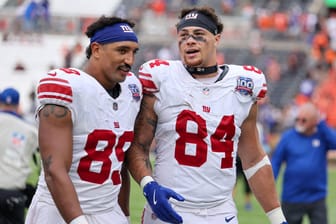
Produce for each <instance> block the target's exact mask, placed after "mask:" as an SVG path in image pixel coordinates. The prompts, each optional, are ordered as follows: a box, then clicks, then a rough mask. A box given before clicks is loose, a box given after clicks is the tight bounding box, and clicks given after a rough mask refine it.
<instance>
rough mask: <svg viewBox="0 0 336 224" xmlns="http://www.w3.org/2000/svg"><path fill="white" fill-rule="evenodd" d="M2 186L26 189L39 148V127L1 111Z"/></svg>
mask: <svg viewBox="0 0 336 224" xmlns="http://www.w3.org/2000/svg"><path fill="white" fill-rule="evenodd" d="M0 142H1V144H0V177H1V178H0V188H1V189H10V190H14V189H24V188H25V187H26V181H27V178H28V176H29V174H30V172H31V167H30V161H31V159H32V158H33V157H32V156H33V153H34V152H35V151H36V149H37V145H38V144H37V129H36V127H35V126H33V125H31V124H29V123H28V122H26V121H24V120H23V119H22V118H20V117H18V116H17V115H15V114H13V113H9V112H3V111H0Z"/></svg>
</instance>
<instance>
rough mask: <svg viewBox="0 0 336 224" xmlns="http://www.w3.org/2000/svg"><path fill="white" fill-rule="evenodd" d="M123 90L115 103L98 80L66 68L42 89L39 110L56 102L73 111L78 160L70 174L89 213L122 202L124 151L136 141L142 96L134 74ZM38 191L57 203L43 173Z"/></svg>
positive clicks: (46, 80) (41, 85) (44, 82)
mask: <svg viewBox="0 0 336 224" xmlns="http://www.w3.org/2000/svg"><path fill="white" fill-rule="evenodd" d="M120 86H121V93H120V95H119V96H118V97H117V98H116V99H113V98H112V97H111V96H110V95H109V94H108V93H107V91H106V90H105V89H104V88H103V87H102V86H101V84H100V83H99V82H98V81H97V80H96V79H94V78H93V77H92V76H90V75H88V74H86V73H85V72H83V71H80V70H78V69H73V68H70V69H64V68H63V69H56V70H53V71H50V72H49V73H48V75H47V76H46V77H44V78H42V79H41V80H40V82H39V85H38V88H37V96H38V101H39V104H40V105H39V107H38V110H39V109H41V108H42V107H43V105H46V104H56V105H61V106H65V107H67V108H68V109H69V110H70V111H71V116H72V121H73V159H72V164H71V168H70V172H69V175H70V178H71V180H72V182H73V184H74V186H75V188H76V191H77V194H78V198H79V201H80V204H81V208H82V209H83V211H84V213H86V214H92V213H97V212H102V211H106V210H110V209H111V208H113V207H114V206H115V205H116V204H117V197H118V193H119V189H120V183H121V177H120V170H121V166H122V162H123V160H124V152H125V151H126V150H127V149H128V147H129V145H130V143H131V141H132V139H133V128H134V121H135V117H136V115H137V113H138V110H139V106H140V101H141V97H142V87H141V84H140V81H139V79H138V78H137V77H136V76H135V75H134V74H132V73H129V75H128V76H127V77H126V80H125V81H124V82H122V83H120ZM38 187H39V188H41V190H44V194H45V195H46V196H45V197H47V198H49V199H50V200H51V195H50V193H49V191H48V189H47V185H46V183H45V180H44V172H43V171H42V172H41V176H40V181H39V186H38ZM60 187H62V186H60Z"/></svg>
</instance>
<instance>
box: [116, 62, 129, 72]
mask: <svg viewBox="0 0 336 224" xmlns="http://www.w3.org/2000/svg"><path fill="white" fill-rule="evenodd" d="M131 68H132V67H131V66H130V65H129V64H127V63H125V64H123V65H121V66H119V69H121V70H123V71H130V70H131Z"/></svg>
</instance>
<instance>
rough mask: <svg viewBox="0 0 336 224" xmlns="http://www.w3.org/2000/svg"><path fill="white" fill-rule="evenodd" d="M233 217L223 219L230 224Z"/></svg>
mask: <svg viewBox="0 0 336 224" xmlns="http://www.w3.org/2000/svg"><path fill="white" fill-rule="evenodd" d="M234 217H235V216H232V217H229V218H227V217H225V222H230V221H231V220H232V219H234Z"/></svg>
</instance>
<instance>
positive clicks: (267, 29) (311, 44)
mask: <svg viewBox="0 0 336 224" xmlns="http://www.w3.org/2000/svg"><path fill="white" fill-rule="evenodd" d="M9 2H11V4H12V5H13V4H14V5H15V7H16V8H17V12H18V13H17V17H16V18H15V20H14V21H5V22H4V20H3V19H2V18H0V31H1V32H2V35H3V38H2V39H3V41H10V35H11V33H13V32H18V31H17V29H22V32H27V29H28V30H29V31H33V32H39V33H44V32H45V33H57V34H62V35H67V34H71V35H78V34H80V33H82V32H83V30H85V28H86V25H87V24H88V23H89V22H90V21H92V19H93V18H90V17H86V18H83V17H80V18H60V17H58V16H55V15H52V12H50V11H49V5H51V4H52V1H48V0H32V1H22V0H21V1H20V0H16V1H9ZM120 2H121V3H120V5H119V7H118V8H117V10H115V11H114V12H113V13H114V14H115V15H117V16H121V17H127V18H131V19H132V20H133V21H135V22H136V24H137V25H136V31H137V32H138V33H139V36H140V37H143V38H142V40H144V41H143V43H142V46H141V49H140V52H139V54H138V55H137V58H136V60H137V61H136V63H135V66H134V69H136V68H137V66H139V65H140V64H142V63H143V62H144V61H146V60H148V59H151V58H162V59H175V58H178V55H177V54H178V53H177V52H178V51H177V44H176V43H175V42H173V39H174V38H169V37H172V36H171V35H175V33H174V32H173V31H174V29H173V28H174V27H173V25H174V23H173V22H174V21H173V22H171V21H172V18H176V13H177V11H178V10H179V9H181V7H184V6H192V5H202V4H208V5H211V6H213V7H214V8H216V10H218V12H220V14H221V15H222V16H223V18H224V19H225V20H224V21H223V22H224V24H225V27H224V33H223V40H222V42H224V44H223V47H222V48H221V51H220V52H219V54H218V55H219V56H218V63H219V64H222V63H234V64H251V65H255V66H257V67H258V68H260V69H262V70H263V71H264V73H265V74H266V76H267V79H268V98H266V99H265V101H264V102H261V103H260V104H261V105H260V113H259V116H260V119H259V120H260V123H261V124H262V125H263V128H264V133H265V134H264V135H265V139H266V140H265V141H268V142H269V144H270V145H271V147H272V145H274V143H273V142H276V138H277V136H278V133H280V132H281V131H283V130H285V129H287V128H288V127H291V126H293V124H294V118H295V117H294V114H295V112H296V110H297V108H298V106H299V105H302V104H303V103H305V102H307V101H312V102H314V103H315V104H316V105H317V106H318V108H319V109H320V111H321V113H322V114H323V116H325V118H326V120H327V122H328V124H329V125H331V126H332V127H334V128H336V115H335V113H333V111H335V110H336V90H335V88H334V86H336V6H335V7H334V6H332V5H329V1H327V0H325V1H320V0H297V1H291V0H282V1H280V0H213V1H203V0H187V1H182V0H139V1H130V0H126V1H120ZM162 21H166V23H165V22H163V23H160V22H162ZM167 21H168V22H167ZM237 21H238V22H239V24H240V25H242V24H248V25H247V26H246V27H244V28H241V26H240V25H239V27H238V25H237V24H238V22H237ZM242 21H243V22H242ZM236 22H237V23H236ZM18 24H19V25H18ZM161 24H163V25H164V27H165V28H162V26H161ZM165 24H168V25H169V26H170V25H172V27H170V28H168V29H167V26H168V25H165ZM13 26H15V27H16V28H15V29H13V28H12V27H13ZM234 26H237V27H238V28H236V29H232V28H231V27H234ZM144 27H147V28H148V27H151V29H152V30H151V31H152V32H158V31H157V30H156V29H158V30H159V32H160V29H159V28H162V29H163V30H164V32H168V35H165V36H166V39H159V38H157V39H156V40H155V41H151V39H150V37H151V34H147V35H146V33H145V29H144ZM170 29H171V30H170ZM167 30H168V31H167ZM225 30H226V31H225ZM5 37H7V39H6V38H5ZM243 38H246V39H243ZM235 39H238V40H239V41H241V46H240V45H239V46H233V45H232V46H231V45H230V43H231V42H230V41H233V40H235ZM167 40H168V41H167ZM269 43H270V44H269ZM299 45H300V46H304V47H298V46H299ZM85 47H86V46H82V45H81V43H80V42H77V43H75V44H74V46H68V48H67V49H64V51H63V53H64V54H63V55H62V56H63V57H64V60H63V61H64V64H63V65H55V66H65V67H71V66H72V61H73V60H72V57H73V56H74V55H75V54H77V53H78V52H79V51H83V50H85ZM83 61H84V58H83ZM18 65H20V63H19V64H18ZM18 69H20V66H18Z"/></svg>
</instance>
